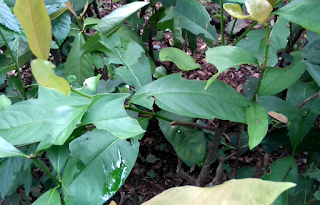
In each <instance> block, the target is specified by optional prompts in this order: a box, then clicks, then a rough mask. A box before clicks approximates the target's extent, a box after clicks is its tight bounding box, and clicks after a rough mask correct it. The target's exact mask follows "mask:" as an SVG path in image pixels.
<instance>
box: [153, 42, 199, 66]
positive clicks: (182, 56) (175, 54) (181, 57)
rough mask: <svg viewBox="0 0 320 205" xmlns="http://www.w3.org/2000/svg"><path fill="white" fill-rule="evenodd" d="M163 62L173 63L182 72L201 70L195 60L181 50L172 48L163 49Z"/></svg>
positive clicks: (161, 58)
mask: <svg viewBox="0 0 320 205" xmlns="http://www.w3.org/2000/svg"><path fill="white" fill-rule="evenodd" d="M159 57H160V60H161V61H172V62H174V63H175V64H176V65H177V67H178V68H179V69H180V70H184V71H188V70H194V69H197V68H200V65H199V64H197V63H195V60H194V59H193V58H191V57H190V56H189V55H188V54H186V53H185V52H183V51H182V50H180V49H177V48H174V47H171V48H163V49H161V51H160V54H159Z"/></svg>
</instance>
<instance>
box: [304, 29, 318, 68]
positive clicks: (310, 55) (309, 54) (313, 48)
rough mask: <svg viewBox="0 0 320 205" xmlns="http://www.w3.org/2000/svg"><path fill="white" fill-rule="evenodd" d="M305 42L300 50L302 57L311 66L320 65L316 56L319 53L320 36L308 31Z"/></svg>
mask: <svg viewBox="0 0 320 205" xmlns="http://www.w3.org/2000/svg"><path fill="white" fill-rule="evenodd" d="M307 40H308V43H307V44H306V45H305V46H304V47H303V48H302V57H304V58H306V59H307V60H308V61H309V62H310V63H312V64H317V65H320V59H319V56H318V55H317V53H318V52H319V51H320V36H319V35H318V34H316V33H312V32H311V31H308V33H307Z"/></svg>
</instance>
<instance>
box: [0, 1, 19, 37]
mask: <svg viewBox="0 0 320 205" xmlns="http://www.w3.org/2000/svg"><path fill="white" fill-rule="evenodd" d="M0 24H2V25H4V26H5V27H7V28H8V29H10V30H12V31H15V32H17V33H20V28H19V21H18V19H17V18H16V17H15V16H14V15H13V13H12V12H11V10H10V8H9V6H8V5H7V4H6V3H4V2H3V1H0ZM0 38H1V37H0Z"/></svg>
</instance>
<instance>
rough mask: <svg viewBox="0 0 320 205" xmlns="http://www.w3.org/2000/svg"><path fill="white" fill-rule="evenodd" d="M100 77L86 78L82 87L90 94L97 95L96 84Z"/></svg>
mask: <svg viewBox="0 0 320 205" xmlns="http://www.w3.org/2000/svg"><path fill="white" fill-rule="evenodd" d="M100 77H101V75H100V74H99V75H97V76H94V77H91V78H87V79H86V80H85V81H84V86H86V87H87V88H88V89H89V90H90V91H91V92H93V93H95V94H97V92H98V83H99V80H100Z"/></svg>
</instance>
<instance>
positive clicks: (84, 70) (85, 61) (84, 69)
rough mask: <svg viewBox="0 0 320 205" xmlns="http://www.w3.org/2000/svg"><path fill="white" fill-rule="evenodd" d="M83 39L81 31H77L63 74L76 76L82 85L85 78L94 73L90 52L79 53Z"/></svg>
mask: <svg viewBox="0 0 320 205" xmlns="http://www.w3.org/2000/svg"><path fill="white" fill-rule="evenodd" d="M84 42H85V40H84V37H83V36H82V33H78V34H77V36H76V38H75V39H74V41H73V43H72V48H71V50H70V53H69V55H68V58H67V62H66V68H65V70H64V76H65V77H68V76H69V75H74V76H76V78H77V79H76V82H77V83H78V84H79V85H82V83H83V82H84V80H85V79H87V78H89V77H92V76H93V75H94V70H93V62H92V59H91V55H90V53H87V54H84V55H80V54H81V53H80V52H79V51H80V48H81V46H82V45H83V44H84Z"/></svg>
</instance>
